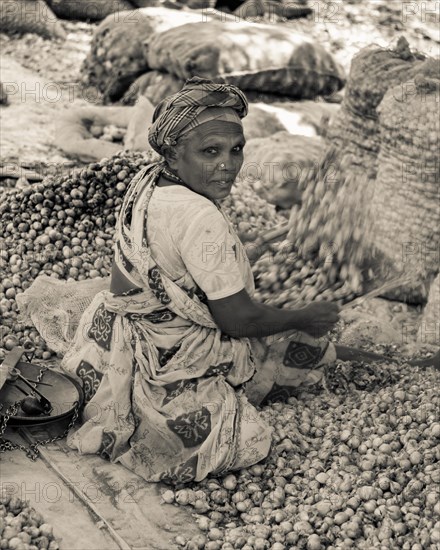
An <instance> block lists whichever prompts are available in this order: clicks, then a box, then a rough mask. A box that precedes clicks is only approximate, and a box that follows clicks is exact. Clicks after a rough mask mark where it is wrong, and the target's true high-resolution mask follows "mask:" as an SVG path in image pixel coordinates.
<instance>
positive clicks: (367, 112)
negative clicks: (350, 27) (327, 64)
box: [328, 37, 424, 181]
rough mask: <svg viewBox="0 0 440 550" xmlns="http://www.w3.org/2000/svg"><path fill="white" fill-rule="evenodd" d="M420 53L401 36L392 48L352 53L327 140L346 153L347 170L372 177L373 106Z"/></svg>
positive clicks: (375, 149)
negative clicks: (336, 111)
mask: <svg viewBox="0 0 440 550" xmlns="http://www.w3.org/2000/svg"><path fill="white" fill-rule="evenodd" d="M423 59H424V56H422V55H419V54H417V53H413V52H411V50H410V48H409V44H408V42H407V40H406V39H405V38H404V37H400V38H399V40H398V42H397V45H396V47H395V48H394V49H392V48H391V49H385V48H378V47H374V46H370V47H367V48H364V49H362V50H361V51H360V52H359V53H358V54H357V55H355V56H354V58H353V60H352V62H351V67H350V73H349V77H348V80H347V85H346V88H345V95H344V100H343V101H342V105H341V110H340V112H339V116H337V117H335V120H334V122H333V124H332V125H331V126H330V127H329V133H328V140H329V142H331V143H332V144H333V145H334V146H336V147H338V148H340V149H341V151H343V152H344V154H345V155H347V156H349V157H350V164H351V166H350V168H349V170H350V171H353V172H354V173H355V174H359V173H361V174H363V173H364V172H365V170H367V172H368V175H369V179H370V180H372V181H373V180H374V179H375V177H376V172H377V155H378V152H379V147H380V136H379V120H378V113H377V106H378V105H379V103H380V102H381V101H382V98H383V96H384V94H385V92H386V91H387V90H388V89H389V88H391V87H393V86H395V85H398V84H400V83H402V82H404V81H405V80H407V79H408V76H409V75H410V74H411V71H412V70H413V69H415V68H416V67H417V66H418V65H420V64H421V63H422V62H423Z"/></svg>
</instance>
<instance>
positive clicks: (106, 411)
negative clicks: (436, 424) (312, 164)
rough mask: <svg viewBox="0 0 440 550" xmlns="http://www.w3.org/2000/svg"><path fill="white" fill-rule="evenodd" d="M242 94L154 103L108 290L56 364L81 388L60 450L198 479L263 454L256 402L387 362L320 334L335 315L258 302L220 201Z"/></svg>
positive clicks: (327, 306)
mask: <svg viewBox="0 0 440 550" xmlns="http://www.w3.org/2000/svg"><path fill="white" fill-rule="evenodd" d="M246 114H247V101H246V98H245V96H244V95H243V93H242V92H241V91H240V90H239V89H238V88H236V87H234V86H230V85H223V84H214V83H212V82H210V81H207V80H202V79H198V78H193V79H191V80H189V81H187V83H186V84H185V86H184V88H183V89H182V90H181V91H180V92H178V93H177V94H175V95H173V96H170V97H168V98H167V99H165V100H164V101H162V102H161V103H160V104H159V105H158V106H157V108H156V110H155V113H154V116H153V124H152V126H151V128H150V132H149V141H150V143H151V146H152V147H153V149H155V150H156V151H157V152H158V153H160V154H161V155H163V157H164V159H165V161H164V162H159V163H153V164H151V165H149V166H148V167H146V168H144V169H143V170H141V171H140V172H139V173H138V174H137V175H136V177H135V178H134V179H133V181H132V182H131V184H130V187H129V189H128V190H127V193H126V196H125V199H124V202H123V205H122V209H121V212H120V216H119V219H118V224H117V242H116V247H115V258H114V266H113V272H112V279H111V289H110V291H105V292H102V293H100V294H98V295H97V296H96V298H95V300H94V302H93V303H92V304H91V306H90V307H89V308H88V310H87V311H86V312H85V313H84V315H83V317H82V319H81V324H80V326H79V328H78V330H77V333H76V337H75V341H74V343H73V345H72V347H71V349H70V350H69V352H68V354H67V355H66V356H65V359H64V363H63V367H64V369H65V370H66V371H67V372H68V373H70V374H73V375H75V376H77V377H79V378H80V379H81V380H82V383H83V387H84V390H85V395H86V403H87V404H86V406H85V409H84V413H83V423H82V425H81V426H80V427H79V428H78V429H76V430H75V431H74V432H73V433H71V434H70V435H69V438H68V443H69V445H70V446H71V447H73V448H75V449H77V450H78V451H79V452H81V453H98V454H100V455H101V456H103V457H106V458H109V459H110V460H111V461H113V462H118V463H120V464H123V465H124V466H126V467H127V468H129V469H131V470H133V471H134V472H136V473H137V474H139V475H140V476H142V477H143V478H145V479H146V480H148V481H160V480H163V481H167V482H171V483H176V482H179V483H181V482H188V481H192V480H196V481H198V480H202V479H204V478H205V477H206V476H207V475H208V474H210V473H220V472H225V471H227V470H234V469H238V468H243V467H246V466H249V465H251V464H254V463H256V462H258V461H260V460H262V459H263V458H265V457H266V456H267V454H268V453H269V449H270V446H271V428H270V427H269V426H268V425H267V424H266V423H265V422H264V421H263V419H262V418H261V417H260V416H259V413H258V411H257V409H256V408H255V407H256V406H258V405H260V404H262V403H264V402H265V401H268V400H276V399H283V398H284V399H285V398H286V397H288V396H289V395H291V394H292V392H294V391H295V390H296V389H297V388H298V387H299V386H302V385H309V384H314V383H316V382H318V381H319V380H320V378H321V377H322V374H323V369H324V367H325V366H326V365H328V364H330V363H332V362H334V361H335V360H336V358H337V356H339V357H340V358H341V359H343V360H346V359H349V358H352V359H360V360H365V358H367V359H368V360H377V359H383V358H382V357H380V356H377V355H374V354H365V353H364V352H362V353H361V352H357V351H356V350H351V349H348V348H343V347H339V346H336V347H335V346H334V345H333V344H332V343H330V342H328V341H326V340H325V339H323V338H322V337H323V336H324V335H325V334H326V333H327V332H328V331H329V330H330V329H331V328H332V327H333V326H334V325H335V323H336V322H337V321H338V318H339V315H338V306H336V305H334V304H331V303H325V302H321V303H312V304H310V305H308V306H307V307H304V308H302V309H298V310H290V311H288V310H281V309H277V308H275V307H269V306H266V305H262V304H259V303H256V302H254V301H253V299H252V295H253V292H254V282H253V278H252V272H251V268H250V263H249V260H248V258H247V256H246V252H245V249H244V246H243V245H242V243H241V242H240V239H239V238H238V236H237V234H236V233H235V231H234V228H233V227H232V225H231V223H230V222H229V220H228V219H227V217H226V215H225V214H224V213H223V211H222V209H221V204H220V202H219V201H221V200H222V199H224V198H225V197H227V196H228V195H229V193H230V191H231V187H232V185H233V184H234V180H235V178H236V176H237V174H238V173H239V170H240V168H241V166H242V163H243V147H244V145H245V140H244V136H243V127H242V123H241V119H242V118H243V117H244V116H246Z"/></svg>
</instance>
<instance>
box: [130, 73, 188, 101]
mask: <svg viewBox="0 0 440 550" xmlns="http://www.w3.org/2000/svg"><path fill="white" fill-rule="evenodd" d="M183 85H184V82H183V80H180V79H179V78H176V77H175V76H173V75H172V74H169V73H164V72H161V71H148V72H147V73H144V74H143V75H141V76H140V77H139V78H137V79H136V80H135V81H134V82H133V83H132V84H131V85H130V87H129V89H128V90H127V92H126V93H125V95H124V97H123V99H122V102H123V103H125V104H126V105H133V104H134V103H135V101H136V98H138V97H140V96H145V97H146V98H147V99H148V100H149V101H151V103H152V104H153V105H157V104H158V103H160V102H161V101H162V99H164V98H166V97H167V96H169V95H171V94H175V93H176V92H178V91H179V90H181V89H182V88H183Z"/></svg>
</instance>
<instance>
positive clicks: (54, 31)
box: [0, 0, 66, 40]
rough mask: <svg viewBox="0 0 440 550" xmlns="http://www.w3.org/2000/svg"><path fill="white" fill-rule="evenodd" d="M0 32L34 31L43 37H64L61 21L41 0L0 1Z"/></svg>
mask: <svg viewBox="0 0 440 550" xmlns="http://www.w3.org/2000/svg"><path fill="white" fill-rule="evenodd" d="M0 32H19V33H26V32H34V33H36V34H39V35H41V36H43V37H44V38H60V39H63V40H64V39H65V38H66V33H65V31H64V29H63V26H62V24H61V22H60V21H59V20H58V19H57V17H56V15H55V14H54V13H53V11H52V10H51V9H50V8H49V6H48V5H47V4H46V3H45V2H44V1H43V0H8V1H7V2H0Z"/></svg>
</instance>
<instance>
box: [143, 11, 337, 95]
mask: <svg viewBox="0 0 440 550" xmlns="http://www.w3.org/2000/svg"><path fill="white" fill-rule="evenodd" d="M145 46H146V51H147V53H146V56H147V59H148V64H149V66H150V67H151V68H152V69H157V70H162V71H167V72H169V73H172V74H173V75H175V76H177V77H178V78H180V79H182V80H185V79H187V78H190V77H192V76H200V77H204V78H217V77H219V78H220V79H224V80H225V81H226V82H227V83H229V84H235V85H236V86H238V87H240V88H241V89H242V90H258V91H262V92H265V91H266V92H275V93H278V94H282V95H289V96H292V97H295V98H297V99H300V98H314V97H316V96H318V95H327V94H331V93H332V92H335V91H337V90H339V89H341V88H342V87H343V85H344V74H343V69H342V67H341V66H340V65H339V64H338V63H337V62H336V61H335V59H334V58H333V56H332V55H331V54H329V53H328V52H327V51H326V50H325V49H324V48H323V47H322V46H320V45H319V44H316V43H315V41H314V40H313V39H311V38H309V37H308V36H305V35H300V34H298V33H296V32H294V31H292V30H291V29H288V28H287V27H277V28H276V29H275V27H274V26H273V25H266V24H254V23H247V22H229V21H226V22H225V21H215V20H214V21H208V22H203V23H201V22H196V23H188V24H185V25H181V26H179V27H175V28H172V29H169V30H166V31H164V32H156V33H154V34H153V35H152V36H151V37H150V38H149V39H147V40H146V43H145Z"/></svg>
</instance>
